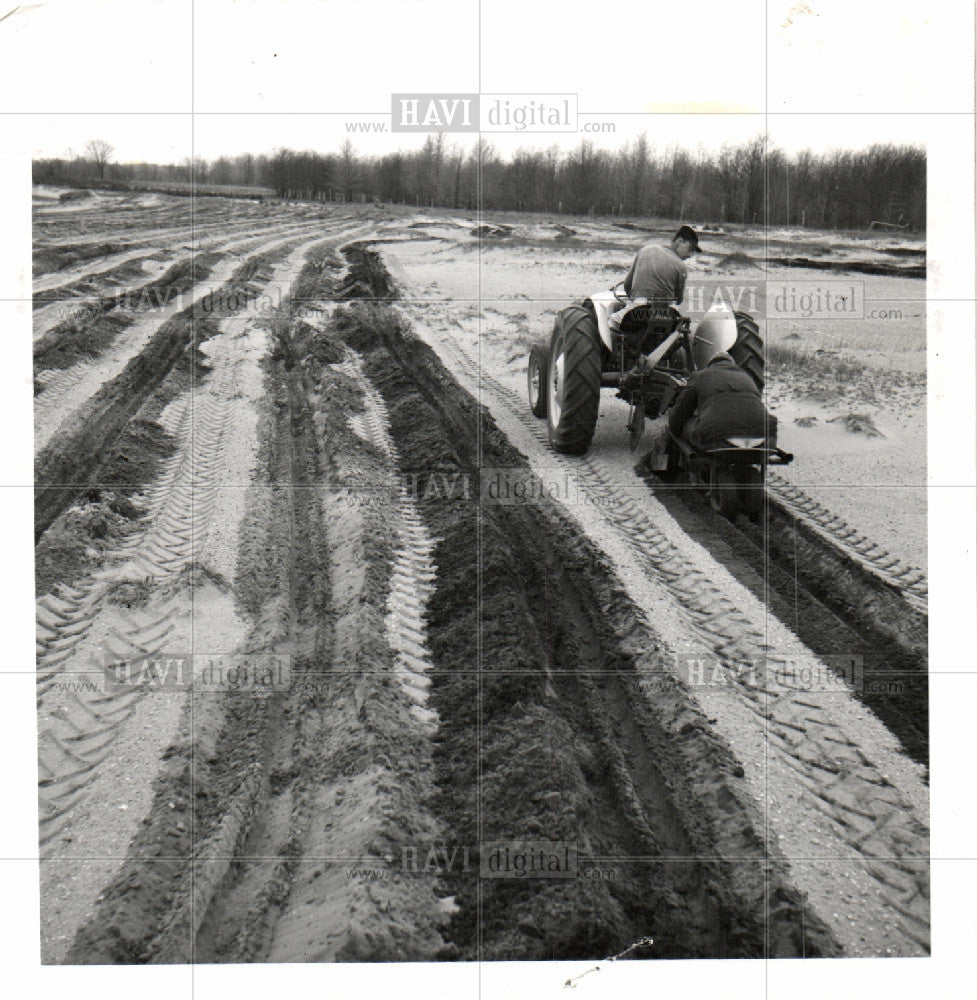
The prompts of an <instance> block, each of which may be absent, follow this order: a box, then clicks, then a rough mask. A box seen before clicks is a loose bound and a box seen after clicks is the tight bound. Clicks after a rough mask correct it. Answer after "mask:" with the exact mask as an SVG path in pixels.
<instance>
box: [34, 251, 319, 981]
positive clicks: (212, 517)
mask: <svg viewBox="0 0 977 1000" xmlns="http://www.w3.org/2000/svg"><path fill="white" fill-rule="evenodd" d="M312 242H314V241H312ZM312 242H306V243H304V244H302V246H300V247H299V248H298V249H297V250H295V251H294V252H293V253H292V254H290V256H289V257H288V258H286V259H285V260H284V261H283V262H281V263H280V264H279V265H278V266H277V267H276V268H275V269H274V272H273V274H272V277H271V281H272V282H276V283H281V284H282V285H283V286H284V287H288V286H289V285H290V284H291V282H292V281H293V280H294V277H295V275H296V273H297V272H298V270H299V268H300V267H301V266H302V263H303V261H304V257H305V254H306V252H307V251H308V249H309V247H310V246H311V245H312ZM257 318H258V315H257V313H256V312H255V311H254V310H252V311H251V312H250V313H249V312H244V313H243V314H241V315H239V316H234V317H231V318H228V319H226V320H224V321H223V322H222V323H221V327H220V332H219V333H218V334H217V335H216V336H214V337H212V338H211V339H210V340H209V341H208V342H207V343H206V344H205V345H204V355H205V357H207V358H208V359H210V360H211V361H212V362H213V364H214V374H213V375H211V376H209V377H206V378H202V379H201V380H200V382H199V384H198V385H197V386H196V388H195V390H194V391H192V392H187V393H184V394H182V395H181V396H178V397H177V398H175V399H174V400H173V401H172V402H171V403H169V404H168V406H167V407H166V409H165V410H164V411H163V413H162V414H161V416H160V423H161V425H162V426H163V427H164V428H166V429H167V430H169V431H170V432H171V433H173V434H175V435H176V436H177V437H178V440H179V442H180V445H179V449H178V451H177V453H176V454H175V455H174V457H173V458H172V459H171V460H170V462H169V464H168V467H167V469H166V470H165V471H164V473H163V475H162V476H161V478H160V480H159V481H158V482H156V483H154V484H150V486H149V487H148V490H147V495H146V500H147V502H148V504H149V511H150V512H149V515H148V516H147V520H146V526H145V529H144V530H143V532H141V533H140V534H139V535H138V536H137V537H136V538H134V539H132V540H130V541H129V542H128V543H127V544H126V545H125V546H124V547H123V548H121V549H120V550H119V551H118V552H117V553H115V554H114V557H113V556H112V555H111V554H110V555H109V556H107V559H106V561H107V562H108V563H109V564H110V565H109V568H107V569H105V570H102V571H100V572H98V573H97V574H95V575H94V577H92V578H91V579H89V580H80V581H73V583H74V588H75V589H76V590H77V591H79V592H87V596H86V599H85V600H84V602H83V604H82V605H81V607H82V610H83V611H84V613H85V616H84V619H83V620H85V621H86V623H87V628H86V630H85V633H84V635H83V637H82V639H83V641H81V642H74V643H71V644H70V646H69V647H68V648H69V649H70V658H69V659H68V660H67V661H63V658H61V657H60V654H61V650H62V647H63V644H58V645H56V646H55V647H54V648H56V649H57V650H58V661H57V664H58V665H57V670H56V675H52V676H56V677H57V683H55V684H54V685H53V686H52V688H51V689H50V690H49V692H47V694H46V696H45V697H44V699H42V702H41V704H40V706H39V709H38V713H39V714H38V718H39V727H40V732H41V735H40V739H39V742H40V753H41V757H42V760H45V759H47V760H49V761H50V763H51V766H52V769H53V775H54V776H57V773H58V770H59V767H60V769H61V770H63V767H61V766H60V761H59V760H58V757H57V751H56V750H54V749H52V748H51V746H50V745H49V743H48V740H49V739H54V738H56V729H57V726H56V724H52V721H51V720H52V719H58V718H60V717H62V716H64V717H65V718H68V717H71V718H73V719H75V720H80V719H84V718H85V712H86V709H85V705H87V704H89V702H90V699H92V698H94V697H97V692H83V693H79V692H78V691H77V690H73V689H72V686H73V685H72V683H71V682H72V679H73V681H74V682H79V681H86V680H88V679H91V680H93V681H95V682H98V681H100V680H101V673H100V667H101V662H102V659H103V657H104V656H105V655H106V652H109V653H111V654H112V655H116V656H118V655H122V656H124V655H126V652H127V650H128V651H129V654H130V655H131V652H132V650H133V649H144V650H146V651H147V653H149V654H152V653H153V652H154V650H155V649H156V648H159V649H161V650H162V652H163V653H165V654H166V655H178V654H179V653H180V651H184V652H187V653H188V652H189V651H191V650H193V651H196V652H197V653H200V654H210V655H219V656H225V655H231V654H233V653H235V652H236V651H238V650H240V649H241V648H242V646H243V644H244V641H245V640H246V638H247V636H248V633H249V626H248V624H247V623H246V622H245V621H244V620H242V618H241V617H240V613H239V610H238V609H237V608H236V607H235V601H234V597H233V594H232V593H231V591H230V589H229V586H228V583H227V581H229V580H232V579H233V577H234V572H235V567H236V561H237V552H238V547H239V537H238V536H239V532H240V525H241V523H242V519H243V517H244V515H245V508H244V505H243V489H242V485H245V484H249V483H250V481H251V476H252V472H253V468H254V464H255V461H256V449H257V439H256V434H255V421H256V413H255V406H256V405H257V404H258V403H259V402H260V400H261V397H262V393H263V384H262V377H261V373H260V370H259V367H258V365H259V362H260V360H261V358H262V357H263V356H264V355H265V353H266V352H267V334H266V333H265V332H264V331H263V330H262V329H260V328H259V327H257V326H255V320H256V319H257ZM191 562H192V563H193V564H194V566H195V573H194V575H191V576H189V577H188V576H187V575H186V570H187V568H188V567H189V565H190V564H191ZM127 584H129V585H137V586H138V587H139V588H140V589H145V591H146V593H147V594H148V595H150V596H149V599H148V601H147V602H146V603H145V604H143V605H141V606H139V607H136V608H133V609H130V610H129V611H128V612H125V611H122V610H121V609H119V608H118V607H117V605H116V604H115V601H118V600H119V598H115V599H114V600H113V597H112V595H113V594H117V593H119V591H120V587H121V588H123V589H124V588H125V585H127ZM48 603H50V598H43V597H42V598H41V599H40V604H41V606H42V607H44V606H46V605H47V604H48ZM41 634H42V635H46V632H45V631H44V630H43V627H42V633H41ZM147 637H148V638H147ZM47 641H51V639H50V637H47ZM89 661H90V663H89ZM86 664H87V665H86ZM39 670H40V671H42V673H43V672H44V671H45V670H46V664H45V658H44V657H41V659H40V661H39ZM85 670H88V671H91V673H88V674H86V673H83V672H81V673H79V672H78V671H85ZM79 698H82V699H84V701H83V702H79ZM88 711H90V709H88ZM188 711H189V705H188V701H187V698H186V695H185V693H183V692H179V691H176V692H173V693H163V694H160V693H159V692H154V693H153V694H152V695H150V696H147V697H139V698H138V699H136V700H135V702H134V704H133V708H132V711H131V714H129V715H128V717H126V718H124V719H123V720H122V721H121V722H119V723H116V724H115V725H113V727H112V728H111V730H110V731H109V732H110V735H111V739H112V741H113V742H112V746H114V747H116V748H121V747H124V748H126V751H125V752H124V753H119V752H116V753H113V754H112V755H110V756H109V757H107V758H106V759H105V760H104V761H102V762H101V763H99V764H98V765H97V766H96V767H95V769H94V770H93V771H91V772H90V773H89V775H88V777H87V780H86V782H85V785H84V786H82V789H80V791H83V792H84V795H83V797H79V795H78V794H77V793H73V797H72V798H71V799H70V800H68V802H70V808H69V809H68V811H67V812H65V813H61V812H59V810H61V809H62V808H63V805H62V803H64V801H65V800H64V799H63V796H62V797H52V798H51V811H52V812H59V814H58V815H57V817H56V819H55V820H53V821H52V822H53V823H56V824H57V826H56V827H50V825H45V824H42V834H45V835H49V836H51V839H50V840H49V841H48V842H47V843H46V844H45V848H44V854H43V860H42V864H41V876H42V877H41V895H42V910H43V913H44V919H43V921H42V945H43V961H45V962H58V961H61V960H62V959H63V958H64V955H65V952H66V951H67V948H68V947H69V946H70V944H71V940H72V938H73V936H74V933H75V931H76V930H77V928H78V927H79V926H80V925H81V924H82V923H83V922H84V921H85V920H86V919H88V918H89V917H90V916H91V913H92V907H93V906H94V904H95V901H96V896H97V895H98V892H99V890H100V889H101V888H102V887H104V886H105V885H106V884H107V882H108V881H109V879H108V877H107V874H108V873H110V872H111V870H112V869H114V868H117V867H118V866H119V865H120V864H121V862H122V861H123V860H124V858H125V856H126V853H127V850H128V846H129V843H130V841H131V840H132V837H133V835H134V833H135V832H136V830H137V829H138V824H139V823H140V821H141V820H142V818H143V817H144V816H145V815H146V813H147V812H148V810H149V807H150V804H151V803H152V801H153V795H154V790H153V778H154V777H155V775H156V774H157V772H158V771H159V769H160V766H161V757H162V754H163V752H164V751H165V750H166V748H167V746H169V745H170V743H171V742H172V741H173V740H174V739H175V738H176V737H177V736H178V735H179V733H180V731H181V728H185V727H186V726H187V725H188V724H189V723H188V716H187V713H188ZM61 788H62V786H61V785H60V784H57V783H56V784H55V785H53V786H52V792H61ZM42 815H43V810H42ZM54 829H57V830H58V831H59V832H58V833H57V834H56V835H55V834H53V830H54ZM90 859H103V860H102V861H101V862H92V861H91V860H90Z"/></svg>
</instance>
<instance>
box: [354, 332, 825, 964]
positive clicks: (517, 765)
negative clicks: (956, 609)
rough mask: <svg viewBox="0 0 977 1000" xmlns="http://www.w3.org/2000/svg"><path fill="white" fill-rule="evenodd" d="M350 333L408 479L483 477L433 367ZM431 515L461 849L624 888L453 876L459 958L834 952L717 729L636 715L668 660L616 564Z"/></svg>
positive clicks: (473, 514) (686, 719) (537, 525)
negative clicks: (565, 858) (539, 860)
mask: <svg viewBox="0 0 977 1000" xmlns="http://www.w3.org/2000/svg"><path fill="white" fill-rule="evenodd" d="M343 322H344V321H342V320H341V321H340V332H341V334H342V335H343V336H344V337H345V339H346V341H347V343H348V344H349V346H351V347H352V348H353V349H354V350H359V351H363V352H369V353H366V357H365V370H366V372H367V374H368V376H369V377H370V378H371V380H372V381H373V382H374V384H375V385H376V386H377V387H378V389H379V390H380V392H381V393H382V394H383V396H384V398H385V400H386V403H387V408H388V409H389V412H390V416H391V421H392V425H393V426H392V433H393V435H394V437H395V440H396V442H397V446H398V449H399V451H400V453H401V455H402V456H403V457H404V461H405V462H406V463H407V469H425V470H428V471H432V470H440V469H444V468H449V469H450V468H454V469H455V470H456V471H457V470H458V468H459V467H460V468H461V470H463V471H464V473H465V474H466V475H468V476H471V477H476V476H477V472H476V467H477V461H476V441H475V438H476V435H477V432H476V429H475V428H476V421H477V419H478V412H477V410H476V408H475V407H474V406H473V404H472V401H471V398H470V397H468V396H467V394H466V393H464V392H463V391H462V390H460V389H459V387H458V386H457V385H456V384H454V383H453V381H452V380H451V378H450V376H449V375H448V374H447V372H445V371H444V369H443V368H442V366H441V365H440V363H439V362H438V361H437V360H436V357H435V356H434V355H433V354H432V353H431V351H430V349H429V348H427V347H426V346H424V345H421V344H420V342H419V341H416V340H413V339H412V338H408V337H406V336H404V337H401V336H400V334H399V333H397V332H391V333H389V334H387V335H384V336H383V339H382V341H381V336H380V334H379V332H377V331H375V330H374V331H370V330H368V329H363V328H361V324H360V323H359V322H357V321H353V322H352V324H351V326H350V327H348V328H347V329H346V331H345V332H343ZM370 322H371V320H370V318H369V317H367V319H365V320H364V321H363V323H362V327H367V328H368V327H369V325H370ZM382 323H383V321H382V320H381V321H379V322H378V323H377V326H382ZM378 342H382V344H383V346H380V347H377V346H376V345H377V343H378ZM485 440H486V441H487V442H489V443H488V444H486V445H485V448H486V450H487V451H491V452H492V453H493V454H492V457H493V458H495V459H496V461H497V462H498V463H499V464H502V463H507V462H511V461H513V460H515V455H514V453H513V452H512V450H511V449H510V448H509V447H508V446H507V444H506V443H505V442H504V440H503V439H501V437H500V435H498V433H497V432H494V431H493V432H491V433H490V432H489V431H488V428H486V435H485ZM449 441H450V445H449V444H448V442H449ZM482 457H484V455H483V456H482ZM474 492H475V493H477V488H476V489H475V491H474ZM423 512H424V514H425V518H426V520H427V521H428V523H429V525H431V526H432V530H433V532H434V534H435V535H437V537H438V538H440V539H441V541H440V542H439V544H438V547H437V551H436V561H437V564H438V566H439V574H438V580H437V583H436V591H435V594H434V596H433V597H432V601H431V613H430V622H429V631H430V634H431V647H432V651H433V656H434V661H435V665H436V670H435V672H434V673H433V674H432V689H431V692H432V693H431V698H432V702H433V703H435V707H436V708H437V710H438V713H439V716H440V718H441V720H442V736H441V741H440V748H439V752H438V758H439V760H438V763H439V776H440V781H441V792H440V796H439V799H440V802H441V810H440V811H441V813H442V815H443V817H444V823H445V825H446V828H447V829H449V830H451V831H452V833H453V835H454V840H453V841H451V842H454V843H462V844H476V843H484V842H485V841H492V840H496V839H518V840H527V839H549V840H553V839H557V840H560V839H566V840H572V841H574V842H575V843H577V844H580V845H582V846H581V848H580V849H581V850H582V852H583V853H584V854H585V855H587V856H589V857H590V858H592V859H593V860H595V861H603V862H605V863H606V864H608V866H609V867H610V868H612V869H613V874H612V876H611V878H610V879H609V880H608V881H607V882H596V881H595V882H587V881H586V880H584V879H572V880H569V881H568V882H563V883H562V884H561V883H558V884H556V885H554V882H552V881H549V880H543V882H542V884H540V882H539V881H536V882H535V884H526V883H525V882H524V883H518V884H516V885H513V884H512V883H511V882H508V881H507V880H494V879H490V880H482V881H481V883H480V884H479V883H477V882H476V880H474V879H473V878H472V877H470V876H466V875H464V874H455V875H452V874H451V873H450V872H449V873H446V874H445V875H444V876H443V877H444V878H445V881H446V884H447V886H448V888H449V889H451V891H452V894H453V895H455V896H456V897H457V899H458V901H459V903H460V905H461V912H460V913H459V914H458V915H457V917H456V918H455V920H454V921H453V924H452V933H451V938H452V944H453V946H454V948H453V949H452V950H451V951H450V952H449V954H450V955H452V957H457V956H460V957H462V958H474V957H476V956H478V957H481V958H489V959H533V958H536V959H541V958H584V957H588V958H593V957H597V956H600V955H603V954H607V953H609V952H611V951H615V950H620V948H621V947H624V946H626V945H628V944H631V943H632V942H634V941H635V940H637V939H638V938H639V937H644V936H646V935H647V934H649V933H651V932H652V931H653V932H654V937H655V947H654V949H652V950H651V951H650V952H649V951H647V950H646V951H644V952H643V954H645V955H647V954H654V955H656V956H658V957H690V956H696V957H705V956H711V957H718V956H724V955H760V954H764V945H765V941H764V917H765V914H767V913H770V914H772V915H773V920H772V921H771V925H770V928H769V938H768V941H767V944H768V951H767V953H769V954H785V955H793V954H832V953H835V951H836V949H837V946H836V944H835V943H834V942H833V941H832V940H831V938H830V935H829V934H827V933H826V932H825V930H824V928H823V925H821V924H820V922H819V921H818V920H817V919H816V918H815V917H814V916H813V915H812V914H811V913H810V912H805V907H804V904H803V900H802V899H800V898H799V897H798V896H797V894H796V893H793V892H792V891H791V890H789V889H788V888H787V887H786V885H785V883H784V881H783V876H782V862H781V861H779V860H778V859H777V858H776V856H775V855H770V854H768V853H767V852H765V850H764V847H763V844H762V838H761V837H760V836H758V833H757V829H758V823H757V821H758V819H759V818H758V817H756V816H754V815H751V814H750V812H749V810H748V809H744V807H743V803H742V801H741V799H742V796H741V795H740V794H739V793H738V792H736V791H734V790H733V788H734V786H735V783H734V782H732V781H731V780H730V777H729V774H730V771H731V770H732V767H733V764H732V761H731V760H730V759H729V757H728V754H724V752H723V751H722V749H721V748H720V747H719V746H718V745H717V744H716V743H715V742H712V741H710V740H709V739H708V738H706V739H703V738H702V736H701V734H702V732H703V730H705V728H706V727H705V723H704V720H703V719H702V718H701V716H699V715H698V713H696V712H695V710H694V709H693V708H692V707H691V705H690V704H689V703H688V700H687V699H686V698H684V697H683V696H682V693H681V692H680V691H679V690H678V689H677V687H675V686H674V685H673V686H672V687H671V691H670V693H669V695H668V696H667V697H666V698H664V699H662V700H663V701H666V702H669V704H668V707H667V710H665V711H663V712H662V716H661V717H656V716H654V715H653V714H652V712H651V711H649V710H646V709H645V708H644V707H643V705H644V701H643V699H642V698H641V697H636V693H637V689H638V687H639V684H640V676H641V673H642V671H641V670H640V667H641V666H644V667H646V668H647V667H650V666H652V664H653V663H654V660H655V657H654V656H653V655H651V656H649V654H648V652H647V649H648V648H649V647H650V645H651V644H650V643H646V642H644V641H643V640H647V638H648V636H647V633H646V631H645V629H644V628H643V627H642V625H641V623H640V622H639V621H637V620H636V617H635V614H634V608H633V606H629V605H628V603H627V602H626V601H622V600H621V596H622V595H621V591H620V588H618V591H617V593H616V594H613V592H612V589H611V588H612V587H613V586H614V584H613V576H612V574H611V573H610V572H609V571H608V567H607V564H606V562H605V561H603V560H602V559H601V558H600V557H599V556H598V555H597V554H596V552H595V551H594V550H593V549H591V548H590V547H589V546H588V545H586V544H585V543H584V542H583V540H582V539H580V538H579V537H576V532H575V531H574V530H573V529H572V527H571V526H570V525H569V524H568V523H567V522H566V521H565V520H561V519H560V518H559V516H558V515H557V514H556V512H555V511H550V512H549V514H548V516H543V515H542V513H541V512H540V510H539V509H538V508H525V507H516V508H494V509H492V510H488V509H486V508H485V507H484V506H480V505H479V504H478V503H477V502H476V501H475V500H474V499H473V500H471V501H470V502H469V503H459V502H458V501H442V502H431V503H424V504H423ZM478 518H481V519H482V534H483V544H482V545H481V546H479V545H477V543H476V540H475V532H474V530H473V526H474V523H475V521H476V519H478ZM516 553H518V555H516ZM479 590H481V601H480V602H479V601H477V600H476V592H478V591H479ZM597 609H599V610H597ZM611 609H614V610H615V611H617V619H618V620H617V621H614V619H615V615H614V614H612V613H610V612H611ZM608 619H610V620H611V621H613V622H614V624H615V625H617V626H618V628H619V629H620V632H615V631H614V630H613V629H612V627H611V625H610V624H609V622H608ZM476 634H477V635H479V638H480V644H479V645H480V648H481V652H482V658H483V662H482V664H479V666H480V667H481V670H479V669H477V668H476V667H473V660H474V658H475V657H474V653H475V651H474V649H473V644H474V642H475V640H474V639H473V636H474V635H476ZM636 661H638V662H636ZM476 704H478V706H479V709H480V711H479V715H480V716H481V717H480V718H478V719H476V717H475V708H474V706H475V705H476ZM670 713H673V714H670ZM690 733H694V734H696V738H695V739H694V740H689V739H688V737H689V734H690ZM676 743H677V744H679V745H680V746H681V747H682V749H681V751H679V750H678V748H677V747H676ZM666 773H667V777H666ZM690 774H694V775H695V776H696V777H698V778H700V779H702V778H703V776H704V775H705V774H708V775H709V777H708V778H706V779H705V780H703V781H702V785H701V788H700V795H699V796H697V797H696V798H692V797H690V796H687V795H686V796H679V795H676V792H678V791H680V790H682V791H684V790H685V789H686V788H687V783H688V779H689V776H690ZM480 778H481V780H480ZM731 786H733V787H731ZM673 796H674V797H673ZM679 802H681V803H683V805H681V806H680V805H679V804H678V803H679ZM477 817H478V818H477ZM451 842H449V846H450V843H451ZM530 882H532V880H530Z"/></svg>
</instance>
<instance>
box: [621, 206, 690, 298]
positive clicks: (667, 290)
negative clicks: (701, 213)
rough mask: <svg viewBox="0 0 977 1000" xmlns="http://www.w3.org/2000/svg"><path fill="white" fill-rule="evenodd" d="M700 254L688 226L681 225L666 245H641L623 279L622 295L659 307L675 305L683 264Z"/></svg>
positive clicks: (683, 275) (681, 292) (681, 289)
mask: <svg viewBox="0 0 977 1000" xmlns="http://www.w3.org/2000/svg"><path fill="white" fill-rule="evenodd" d="M700 252H701V251H700V249H699V237H698V236H697V235H696V232H695V230H694V229H693V228H692V227H691V226H682V227H681V229H679V231H678V232H677V233H676V234H675V235H674V236H673V237H672V242H671V243H670V244H668V246H659V245H657V244H652V243H649V244H648V245H647V246H643V247H642V248H641V249H640V250H639V251H638V253H637V256H636V257H635V258H634V263H633V264H632V265H631V270H630V271H628V274H627V277H626V278H625V279H624V293H625V295H627V296H628V298H629V299H648V301H649V302H651V303H652V304H653V305H657V306H661V307H662V308H665V307H667V306H670V305H676V306H677V305H679V304H680V303H681V301H682V299H683V298H685V278H686V271H685V262H686V261H687V260H688V259H689V257H691V256H692V254H694V253H700Z"/></svg>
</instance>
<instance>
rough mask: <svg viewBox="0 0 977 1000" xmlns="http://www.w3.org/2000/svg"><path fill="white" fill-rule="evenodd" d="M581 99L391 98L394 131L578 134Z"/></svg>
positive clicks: (511, 96) (532, 96) (554, 96)
mask: <svg viewBox="0 0 977 1000" xmlns="http://www.w3.org/2000/svg"><path fill="white" fill-rule="evenodd" d="M577 128H578V126H577V95H576V94H392V95H391V108H390V131H391V132H576V131H577Z"/></svg>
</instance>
